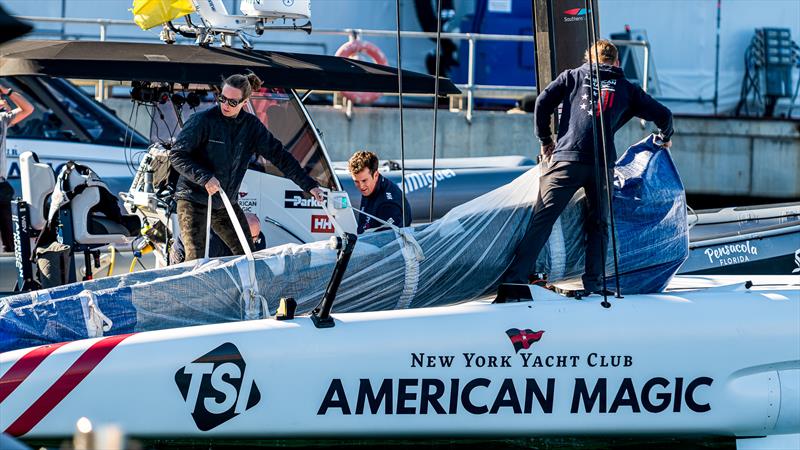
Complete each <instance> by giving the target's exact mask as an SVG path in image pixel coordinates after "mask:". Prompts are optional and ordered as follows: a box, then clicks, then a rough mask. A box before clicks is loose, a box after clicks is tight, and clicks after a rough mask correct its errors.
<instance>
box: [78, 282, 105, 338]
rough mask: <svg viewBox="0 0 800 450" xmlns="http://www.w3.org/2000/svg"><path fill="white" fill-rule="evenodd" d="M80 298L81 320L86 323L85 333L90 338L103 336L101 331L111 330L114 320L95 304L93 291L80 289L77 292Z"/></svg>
mask: <svg viewBox="0 0 800 450" xmlns="http://www.w3.org/2000/svg"><path fill="white" fill-rule="evenodd" d="M78 297H80V299H81V307H82V309H83V320H84V322H85V323H86V334H87V336H88V337H90V338H95V337H100V336H103V333H105V332H107V331H109V330H111V327H112V326H114V322H112V321H111V319H109V318H108V316H106V315H105V314H103V311H101V310H100V307H98V306H97V301H96V299H95V296H94V292H92V291H89V290H84V291H81V293H80V294H78Z"/></svg>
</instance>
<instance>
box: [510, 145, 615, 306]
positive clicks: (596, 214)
mask: <svg viewBox="0 0 800 450" xmlns="http://www.w3.org/2000/svg"><path fill="white" fill-rule="evenodd" d="M609 176H612V174H611V172H609ZM609 180H611V178H609ZM603 182H604V181H603V180H601V185H602V183H603ZM580 188H583V189H584V192H585V193H586V204H587V206H588V208H587V214H586V221H585V222H584V227H583V228H584V231H585V233H586V241H585V244H586V268H585V273H584V274H583V277H582V280H583V286H584V289H587V290H592V291H595V290H599V289H601V288H602V283H603V279H602V277H603V254H604V253H605V251H606V248H607V246H608V232H607V230H608V223H609V220H608V197H607V196H606V195H605V189H601V191H600V192H601V195H602V198H598V195H597V180H596V172H595V167H594V166H593V165H591V164H584V163H578V162H569V161H558V162H555V163H554V164H553V165H552V166H550V167H548V168H547V169H546V170H545V171H544V173H543V174H542V175H541V176H540V177H539V196H538V198H537V200H536V204H535V206H534V209H533V218H532V219H531V221H530V223H529V224H528V228H527V229H526V230H525V236H524V237H523V239H522V242H521V243H520V245H519V246H518V247H517V250H516V252H515V253H514V260H513V262H512V263H511V267H509V269H508V271H507V272H506V274H505V276H504V280H503V281H504V282H506V283H527V282H528V276H529V275H530V274H531V273H533V270H534V265H535V264H536V259H537V258H538V257H539V253H540V252H541V251H542V248H543V247H544V245H545V244H546V243H547V239H548V238H549V237H550V232H551V231H552V230H553V224H555V222H556V219H558V216H559V215H561V213H562V212H563V211H564V208H566V206H567V204H568V203H569V201H570V200H571V199H572V196H573V195H575V192H577V191H578V189H580ZM598 201H599V203H598Z"/></svg>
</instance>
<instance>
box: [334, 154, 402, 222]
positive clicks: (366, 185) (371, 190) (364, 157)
mask: <svg viewBox="0 0 800 450" xmlns="http://www.w3.org/2000/svg"><path fill="white" fill-rule="evenodd" d="M348 169H349V170H350V176H352V177H353V183H355V184H356V187H357V188H358V190H359V191H361V204H360V208H359V209H360V210H361V211H362V212H365V213H367V214H369V215H371V216H375V217H377V218H378V219H381V220H383V221H385V222H389V223H392V224H394V225H395V226H398V227H401V228H402V227H407V226H409V225H411V205H409V204H408V199H407V198H406V199H405V218H404V217H403V206H402V205H403V203H401V202H402V201H403V192H402V191H400V188H398V187H397V185H396V184H394V183H392V182H391V181H389V180H387V179H386V177H384V176H382V175H381V174H380V173H379V172H378V157H377V156H376V155H375V153H372V152H366V151H361V152H356V153H355V154H353V156H351V157H350V161H348ZM385 228H386V226H385V225H383V224H382V223H380V222H378V221H377V220H375V219H373V218H372V217H370V216H368V215H366V214H358V234H361V233H363V232H365V231H367V230H380V229H385Z"/></svg>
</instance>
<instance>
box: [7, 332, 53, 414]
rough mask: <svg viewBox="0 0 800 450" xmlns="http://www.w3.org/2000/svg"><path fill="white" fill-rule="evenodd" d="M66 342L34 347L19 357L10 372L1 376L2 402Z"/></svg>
mask: <svg viewBox="0 0 800 450" xmlns="http://www.w3.org/2000/svg"><path fill="white" fill-rule="evenodd" d="M64 344H66V342H60V343H58V344H52V345H42V346H41V347H36V348H34V349H33V350H31V351H29V352H28V353H26V354H25V355H23V356H22V358H20V359H18V360H17V362H15V363H14V365H13V366H11V368H10V369H8V372H6V373H5V374H3V377H2V378H0V403H3V400H5V399H6V397H8V396H9V395H11V393H12V392H14V389H16V388H17V387H18V386H19V385H20V384H22V382H23V381H25V379H26V378H28V375H30V374H31V373H32V372H33V371H34V370H36V368H37V367H39V364H41V363H42V361H44V360H45V358H47V357H48V356H50V354H51V353H53V352H54V351H56V350H57V349H58V348H59V347H61V346H62V345H64Z"/></svg>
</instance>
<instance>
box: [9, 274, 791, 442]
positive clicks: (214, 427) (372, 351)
mask: <svg viewBox="0 0 800 450" xmlns="http://www.w3.org/2000/svg"><path fill="white" fill-rule="evenodd" d="M750 279H753V278H750ZM753 280H754V282H755V283H756V285H755V286H754V287H752V288H751V289H749V290H748V289H745V287H744V286H743V285H742V284H741V283H738V284H735V285H730V286H722V287H716V288H710V289H701V290H675V291H671V292H667V293H665V294H659V295H639V296H629V297H626V298H625V299H620V300H615V301H614V300H612V301H613V303H614V304H613V306H612V308H611V309H604V308H602V307H601V306H600V298H599V297H597V296H591V297H588V298H586V299H584V300H581V301H577V300H574V299H567V298H564V297H561V296H558V295H556V294H553V293H552V292H550V291H545V290H542V289H539V288H534V289H535V296H536V297H535V300H534V301H532V302H530V301H529V302H520V303H509V304H490V303H488V302H474V303H469V304H463V305H459V306H451V307H442V308H427V309H417V310H405V311H387V312H372V313H350V314H335V312H334V318H335V320H336V325H335V327H333V328H328V329H319V328H316V327H315V326H314V325H313V323H312V321H311V320H310V319H309V318H308V317H298V318H296V319H294V320H291V321H276V320H257V321H247V322H238V323H228V324H220V325H209V326H201V327H191V328H182V329H172V330H163V331H156V332H147V333H139V334H133V335H130V336H128V337H125V338H122V337H105V338H99V339H92V340H84V341H76V342H71V343H67V344H64V345H62V346H60V347H58V348H57V349H55V350H54V351H52V353H50V354H49V355H46V356H44V355H45V354H46V353H47V352H48V347H39V348H37V349H25V350H19V351H13V352H8V353H5V354H1V355H0V399H2V400H0V408H2V411H3V413H2V414H0V431H6V432H9V433H11V434H14V435H22V436H24V437H37V438H45V437H60V436H67V435H70V434H72V432H73V431H74V427H75V422H76V421H77V419H78V418H80V417H82V416H85V417H88V418H89V419H90V420H92V422H93V423H95V424H112V423H113V424H118V425H119V426H120V427H121V428H122V429H123V430H124V431H125V432H126V433H128V434H129V435H132V436H137V437H144V438H147V437H167V436H182V437H201V438H224V437H269V438H272V437H331V436H336V437H381V436H451V437H452V436H545V435H637V436H641V435H669V434H680V435H687V434H692V435H716V436H720V435H722V436H765V435H780V434H787V435H793V434H798V433H800V287H798V285H797V282H798V278H797V277H759V278H757V279H753ZM695 281H697V280H691V279H689V280H688V281H687V279H682V280H679V283H685V284H686V285H687V286H697V285H698V283H697V282H695ZM700 281H701V283H702V282H705V283H707V284H712V285H713V284H724V283H725V281H722V282H721V281H719V280H718V279H717V280H715V279H700ZM739 281H744V279H740V280H739ZM687 283H688V284H687ZM789 283H795V285H794V286H789ZM334 311H335V307H334ZM512 329H517V330H523V331H524V330H529V331H532V332H539V331H543V333H542V334H541V336H540V339H539V341H538V342H530V345H529V348H527V349H526V348H520V349H515V346H514V344H513V342H512V340H511V338H510V336H509V335H508V334H507V330H512ZM512 334H513V332H512ZM528 336H530V334H528ZM51 348H52V347H51ZM215 349H217V350H218V351H217V353H216V356H210V355H209V353H210V352H212V351H214V350H215ZM517 350H518V351H517ZM37 355H38V358H39V359H42V360H41V364H39V365H38V366H36V367H35V368H32V369H31V368H30V366H31V365H32V363H33V362H35V361H36V360H37ZM239 355H240V356H239ZM204 356H206V358H205V360H203V357H204ZM20 360H21V362H19V364H16V365H15V363H17V362H18V361H20ZM447 361H450V364H449V366H446V365H447V364H446V362H447ZM443 362H445V366H446V367H443ZM540 364H541V367H539V365H540ZM494 365H496V366H497V367H493V366H494ZM12 366H14V368H13V369H12ZM242 369H244V370H242ZM26 373H27V376H25V377H21V374H22V375H24V374H26ZM242 380H243V381H242ZM20 381H21V382H20ZM73 385H74V389H72V388H71V387H72V386H73ZM382 387H383V388H385V389H386V390H385V391H381V388H382ZM537 387H538V390H537V389H536V388H537ZM592 393H595V394H597V395H598V396H597V397H596V399H595V400H591V394H592ZM384 394H385V395H384ZM62 397H63V398H62ZM371 397H377V400H373V399H372V398H371ZM193 413H194V414H193Z"/></svg>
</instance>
